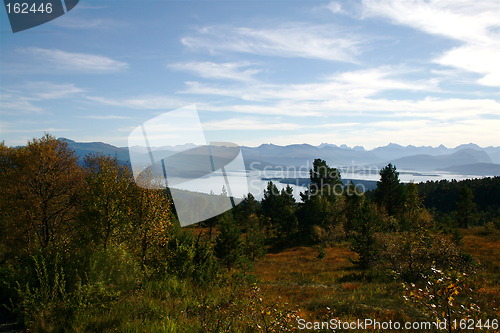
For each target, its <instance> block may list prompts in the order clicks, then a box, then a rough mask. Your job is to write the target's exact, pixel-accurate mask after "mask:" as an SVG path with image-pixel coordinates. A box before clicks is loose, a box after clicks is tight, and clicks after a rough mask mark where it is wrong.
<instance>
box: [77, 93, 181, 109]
mask: <svg viewBox="0 0 500 333" xmlns="http://www.w3.org/2000/svg"><path fill="white" fill-rule="evenodd" d="M87 99H89V100H91V101H94V102H98V103H100V104H104V105H110V106H119V107H126V108H131V109H144V110H161V109H172V108H178V107H181V106H184V105H186V104H187V103H185V102H183V101H180V100H179V99H177V98H173V97H170V96H162V95H149V96H137V97H132V98H106V97H99V96H87Z"/></svg>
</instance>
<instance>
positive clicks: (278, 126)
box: [202, 118, 302, 131]
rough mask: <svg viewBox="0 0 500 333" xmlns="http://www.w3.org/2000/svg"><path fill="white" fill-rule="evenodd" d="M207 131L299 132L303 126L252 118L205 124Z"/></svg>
mask: <svg viewBox="0 0 500 333" xmlns="http://www.w3.org/2000/svg"><path fill="white" fill-rule="evenodd" d="M202 125H203V128H204V129H205V130H209V131H210V130H213V131H218V130H219V131H220V130H243V131H261V130H284V131H290V130H297V129H299V128H301V127H302V126H301V125H299V124H293V123H285V122H270V121H264V120H261V119H255V118H253V119H251V118H230V119H224V120H220V121H211V122H205V123H203V124H202Z"/></svg>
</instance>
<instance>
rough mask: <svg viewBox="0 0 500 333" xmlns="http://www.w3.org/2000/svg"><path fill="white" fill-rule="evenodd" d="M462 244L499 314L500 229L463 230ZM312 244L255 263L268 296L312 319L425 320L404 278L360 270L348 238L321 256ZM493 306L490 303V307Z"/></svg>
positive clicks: (485, 295) (484, 292) (482, 291)
mask: <svg viewBox="0 0 500 333" xmlns="http://www.w3.org/2000/svg"><path fill="white" fill-rule="evenodd" d="M462 232H463V234H464V237H463V245H464V248H465V249H466V251H468V252H469V253H470V254H471V255H472V257H473V258H474V259H475V260H476V262H477V264H478V278H479V279H480V280H481V282H482V283H481V284H480V285H481V288H480V289H479V290H478V292H479V293H480V294H481V296H482V298H483V299H484V301H485V302H486V303H487V304H489V306H491V307H492V308H496V309H497V310H496V311H489V312H490V313H492V312H493V313H496V317H497V318H498V316H499V315H500V313H499V311H498V308H499V305H500V304H499V300H500V284H499V282H500V274H499V272H500V271H499V268H500V234H499V233H498V231H496V232H494V231H488V230H486V229H485V228H477V229H470V230H462ZM318 253H319V251H318V249H317V248H314V247H292V248H289V249H286V250H283V251H281V252H278V253H268V254H267V255H266V257H265V258H264V259H262V260H261V261H259V262H258V263H256V265H255V274H256V275H257V276H258V279H259V285H260V286H261V289H262V291H263V294H264V295H266V297H268V298H269V299H276V300H278V299H279V300H280V301H281V302H283V303H287V304H289V306H290V307H296V308H298V309H299V314H300V317H302V318H304V319H306V320H310V321H321V320H329V319H331V318H337V319H340V320H344V321H350V320H357V319H365V318H374V319H377V320H379V321H389V320H392V321H399V322H404V321H415V320H424V318H423V317H422V315H421V314H419V312H418V311H416V309H415V308H413V307H412V306H411V304H409V303H408V302H406V301H405V300H404V299H403V290H402V287H401V284H400V283H397V282H395V281H392V280H391V279H389V278H384V277H381V276H380V275H381V274H380V275H379V274H378V273H381V272H377V271H376V270H374V271H370V272H366V271H361V270H357V269H356V267H355V266H354V265H353V264H352V262H351V260H350V259H355V258H356V254H355V253H354V252H352V251H350V250H349V247H348V245H347V244H340V245H336V246H334V247H329V248H327V249H326V256H325V257H324V258H323V259H319V258H317V257H318ZM490 310H491V309H490Z"/></svg>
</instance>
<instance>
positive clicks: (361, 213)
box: [351, 200, 380, 268]
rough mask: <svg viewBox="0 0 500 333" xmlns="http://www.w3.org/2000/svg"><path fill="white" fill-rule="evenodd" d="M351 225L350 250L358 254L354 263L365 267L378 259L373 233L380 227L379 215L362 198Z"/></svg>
mask: <svg viewBox="0 0 500 333" xmlns="http://www.w3.org/2000/svg"><path fill="white" fill-rule="evenodd" d="M351 225H352V229H351V237H352V238H351V250H353V251H354V252H356V253H358V255H359V256H358V259H357V260H355V261H354V263H356V264H357V265H359V266H360V267H361V268H367V267H369V266H371V265H372V264H373V263H374V262H375V261H376V260H377V259H378V250H377V247H376V238H375V233H376V232H377V231H379V228H380V217H379V216H378V214H377V212H376V210H375V207H373V206H372V205H371V204H370V203H368V202H367V201H366V200H362V202H361V204H360V206H359V208H358V210H357V214H356V215H354V216H353V219H352V220H351Z"/></svg>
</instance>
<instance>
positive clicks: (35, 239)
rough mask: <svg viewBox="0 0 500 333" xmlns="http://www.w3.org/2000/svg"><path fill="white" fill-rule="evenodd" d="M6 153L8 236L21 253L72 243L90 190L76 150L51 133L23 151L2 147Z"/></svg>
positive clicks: (1, 178) (3, 198)
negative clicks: (82, 203) (83, 198)
mask: <svg viewBox="0 0 500 333" xmlns="http://www.w3.org/2000/svg"><path fill="white" fill-rule="evenodd" d="M1 154H2V156H1V162H0V163H1V166H0V169H1V172H0V182H1V183H2V191H0V202H1V208H2V215H3V220H4V221H5V222H4V226H3V227H4V228H5V229H6V230H5V233H4V235H5V236H4V237H6V238H9V237H11V238H10V239H8V240H7V241H12V242H17V244H16V245H15V247H14V248H15V249H16V250H28V249H33V248H35V247H40V248H47V247H49V246H50V245H53V244H55V245H64V244H67V242H68V240H69V238H70V236H71V235H72V234H74V233H75V231H76V230H75V220H76V218H77V215H78V212H79V207H80V201H81V194H82V192H83V191H82V190H83V189H84V173H83V170H82V169H81V168H80V167H79V166H78V164H77V157H76V156H75V155H74V152H73V151H72V150H70V149H69V148H68V146H67V144H66V143H64V142H62V141H59V140H57V139H55V138H54V137H52V136H50V135H48V134H46V135H45V136H43V137H42V138H41V139H33V140H32V141H29V142H28V144H27V145H26V146H23V147H14V148H8V147H5V146H2V149H1ZM20 245H21V246H20Z"/></svg>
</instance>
